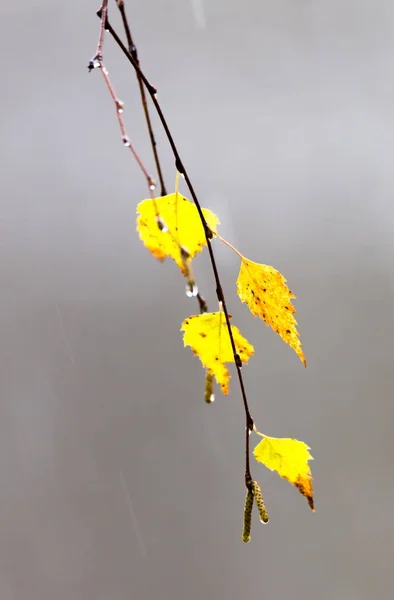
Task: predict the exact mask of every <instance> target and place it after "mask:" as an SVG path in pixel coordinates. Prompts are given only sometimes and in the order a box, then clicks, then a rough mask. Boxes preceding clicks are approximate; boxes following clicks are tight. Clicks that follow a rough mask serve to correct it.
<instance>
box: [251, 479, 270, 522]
mask: <svg viewBox="0 0 394 600" xmlns="http://www.w3.org/2000/svg"><path fill="white" fill-rule="evenodd" d="M252 485H253V495H254V499H255V502H256V506H257V509H258V511H259V515H260V521H261V522H262V523H268V521H269V516H268V513H267V509H266V508H265V504H264V500H263V494H262V493H261V488H260V486H259V484H258V483H257V481H253V484H252Z"/></svg>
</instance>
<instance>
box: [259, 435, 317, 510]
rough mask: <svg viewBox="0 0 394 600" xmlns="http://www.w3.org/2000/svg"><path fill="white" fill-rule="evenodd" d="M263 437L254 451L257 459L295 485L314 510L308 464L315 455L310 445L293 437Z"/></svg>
mask: <svg viewBox="0 0 394 600" xmlns="http://www.w3.org/2000/svg"><path fill="white" fill-rule="evenodd" d="M259 435H262V434H259ZM262 437H263V439H262V440H261V442H259V443H258V444H257V446H256V447H255V449H254V451H253V454H254V456H255V458H256V460H257V461H258V462H260V463H262V464H263V465H265V466H266V467H267V469H270V470H271V471H276V472H277V473H278V474H279V475H280V476H281V477H283V478H284V479H287V481H289V482H290V483H292V484H293V485H295V486H296V488H298V490H299V491H300V492H301V494H302V495H303V496H305V497H306V499H307V500H308V504H309V506H310V508H311V509H312V510H313V511H314V510H315V509H314V502H313V487H312V474H311V471H310V468H309V464H308V461H309V460H312V459H313V457H312V456H311V455H310V454H309V452H308V450H310V448H309V446H307V445H306V444H304V442H299V441H298V440H294V439H292V438H272V437H267V436H263V435H262Z"/></svg>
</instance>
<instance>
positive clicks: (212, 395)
mask: <svg viewBox="0 0 394 600" xmlns="http://www.w3.org/2000/svg"><path fill="white" fill-rule="evenodd" d="M212 402H215V394H211V395H210V396H209V403H210V404H211V403H212Z"/></svg>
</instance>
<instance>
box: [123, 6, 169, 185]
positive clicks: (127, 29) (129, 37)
mask: <svg viewBox="0 0 394 600" xmlns="http://www.w3.org/2000/svg"><path fill="white" fill-rule="evenodd" d="M115 2H116V4H117V6H118V8H119V11H120V14H121V16H122V22H123V27H124V30H125V34H126V39H127V45H128V47H129V52H130V54H131V55H132V56H133V57H134V60H135V62H136V63H137V65H138V66H139V65H140V61H139V58H138V51H137V47H136V45H135V44H134V41H133V38H132V35H131V30H130V25H129V22H128V20H127V15H126V9H125V5H124V1H123V0H115ZM136 76H137V80H138V85H139V88H140V95H141V102H142V107H143V109H144V114H145V120H146V125H147V127H148V132H149V138H150V142H151V145H152V151H153V156H154V159H155V164H156V169H157V175H158V177H159V181H160V187H161V193H160V195H161V196H166V195H167V190H166V186H165V183H164V178H163V172H162V169H161V165H160V160H159V154H158V152H157V143H156V138H155V136H154V133H153V127H152V122H151V118H150V114H149V108H148V103H147V101H146V94H145V88H144V84H143V82H142V80H141V75H140V73H139V71H137V72H136Z"/></svg>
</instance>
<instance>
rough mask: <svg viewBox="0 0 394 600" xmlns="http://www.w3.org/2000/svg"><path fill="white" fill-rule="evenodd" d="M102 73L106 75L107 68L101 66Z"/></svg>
mask: <svg viewBox="0 0 394 600" xmlns="http://www.w3.org/2000/svg"><path fill="white" fill-rule="evenodd" d="M103 73H104V75H108V69H107V68H106V67H103Z"/></svg>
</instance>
